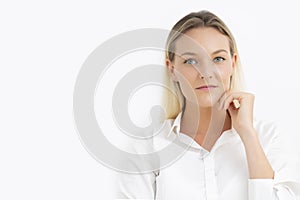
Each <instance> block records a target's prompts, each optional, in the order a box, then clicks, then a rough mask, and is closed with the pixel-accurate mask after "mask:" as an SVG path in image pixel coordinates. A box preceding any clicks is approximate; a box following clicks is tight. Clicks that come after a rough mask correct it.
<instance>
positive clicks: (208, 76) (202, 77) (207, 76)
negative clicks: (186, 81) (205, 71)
mask: <svg viewBox="0 0 300 200" xmlns="http://www.w3.org/2000/svg"><path fill="white" fill-rule="evenodd" d="M200 77H201V79H204V78H212V76H211V75H206V76H202V74H200Z"/></svg>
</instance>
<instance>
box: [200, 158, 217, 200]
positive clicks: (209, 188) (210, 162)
mask: <svg viewBox="0 0 300 200" xmlns="http://www.w3.org/2000/svg"><path fill="white" fill-rule="evenodd" d="M203 162H204V173H205V174H204V175H205V176H204V177H205V187H206V197H207V200H217V199H218V187H217V181H216V176H215V163H214V162H215V161H214V156H213V154H211V153H209V154H208V155H207V156H205V157H204V158H203Z"/></svg>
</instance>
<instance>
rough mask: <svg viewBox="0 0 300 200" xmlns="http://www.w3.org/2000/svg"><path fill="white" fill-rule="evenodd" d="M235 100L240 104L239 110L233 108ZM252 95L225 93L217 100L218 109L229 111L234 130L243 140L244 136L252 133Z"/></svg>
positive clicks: (237, 92)
mask: <svg viewBox="0 0 300 200" xmlns="http://www.w3.org/2000/svg"><path fill="white" fill-rule="evenodd" d="M234 99H237V100H238V101H239V103H240V107H239V108H235V107H234V105H233V100H234ZM254 99H255V97H254V95H253V94H251V93H246V92H241V91H225V92H224V94H223V95H222V96H221V98H220V99H219V109H220V110H221V109H224V110H227V109H228V111H229V114H230V116H231V123H232V126H233V127H234V129H235V130H236V131H237V132H238V134H239V135H240V136H241V138H242V139H243V138H244V137H245V136H247V135H245V134H249V133H252V132H253V130H254V127H253V105H254Z"/></svg>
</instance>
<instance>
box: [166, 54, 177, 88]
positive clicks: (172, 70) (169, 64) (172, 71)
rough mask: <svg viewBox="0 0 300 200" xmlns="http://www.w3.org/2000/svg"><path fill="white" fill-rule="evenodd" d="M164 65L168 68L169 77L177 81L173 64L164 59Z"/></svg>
mask: <svg viewBox="0 0 300 200" xmlns="http://www.w3.org/2000/svg"><path fill="white" fill-rule="evenodd" d="M166 67H167V68H168V71H169V74H170V77H171V78H172V80H173V81H175V82H178V78H177V77H176V74H175V72H174V65H173V63H172V61H170V60H169V59H166Z"/></svg>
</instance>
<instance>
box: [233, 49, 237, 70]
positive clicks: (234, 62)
mask: <svg viewBox="0 0 300 200" xmlns="http://www.w3.org/2000/svg"><path fill="white" fill-rule="evenodd" d="M236 62H237V54H236V53H234V54H233V56H232V69H234V68H235V65H236Z"/></svg>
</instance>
